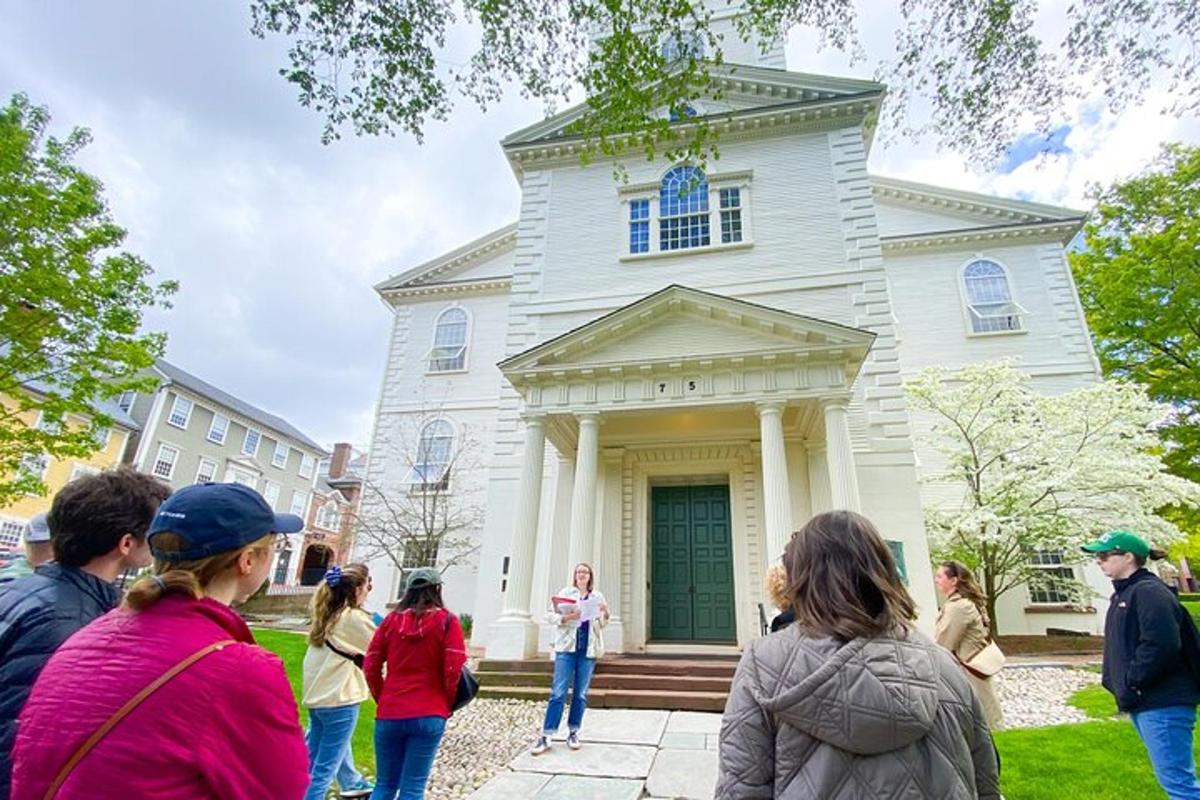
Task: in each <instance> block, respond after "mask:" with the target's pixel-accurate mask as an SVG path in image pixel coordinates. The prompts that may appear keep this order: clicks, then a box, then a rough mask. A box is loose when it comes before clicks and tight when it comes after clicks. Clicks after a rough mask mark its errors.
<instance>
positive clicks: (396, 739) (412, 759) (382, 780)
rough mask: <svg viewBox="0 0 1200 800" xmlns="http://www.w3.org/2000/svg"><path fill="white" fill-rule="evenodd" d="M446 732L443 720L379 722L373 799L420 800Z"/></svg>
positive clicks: (376, 730)
mask: <svg viewBox="0 0 1200 800" xmlns="http://www.w3.org/2000/svg"><path fill="white" fill-rule="evenodd" d="M445 732H446V720H445V719H443V718H442V717H413V718H412V719H380V720H376V721H375V766H376V771H377V774H376V776H375V791H373V792H371V800H421V798H423V797H424V796H425V784H426V783H427V782H428V781H429V773H430V772H431V771H432V770H433V759H434V758H435V757H436V756H437V751H438V744H439V743H441V741H442V734H443V733H445ZM397 793H399V794H397Z"/></svg>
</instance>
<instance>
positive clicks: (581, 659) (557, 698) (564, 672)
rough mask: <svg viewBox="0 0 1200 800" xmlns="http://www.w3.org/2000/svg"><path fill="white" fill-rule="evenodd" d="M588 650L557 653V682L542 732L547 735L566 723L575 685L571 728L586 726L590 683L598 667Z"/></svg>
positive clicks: (569, 716) (555, 661)
mask: <svg viewBox="0 0 1200 800" xmlns="http://www.w3.org/2000/svg"><path fill="white" fill-rule="evenodd" d="M586 653H587V651H583V652H580V651H579V650H576V651H575V652H574V653H555V655H554V682H553V683H551V684H550V704H549V705H548V706H546V722H545V724H544V725H542V733H544V734H545V735H546V736H552V735H553V734H554V732H555V731H556V730H558V726H559V725H561V724H562V713H563V705H564V703H565V702H566V699H567V688H568V687H570V688H571V711H570V713H568V714H567V730H569V731H572V732H574V731H578V730H579V727H580V726H581V725H583V712H584V711H585V710H586V709H587V693H588V686H589V685H591V683H592V673H593V672H595V670H596V659H594V658H588V657H587V654H586Z"/></svg>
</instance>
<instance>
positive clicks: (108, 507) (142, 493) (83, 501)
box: [46, 467, 171, 567]
mask: <svg viewBox="0 0 1200 800" xmlns="http://www.w3.org/2000/svg"><path fill="white" fill-rule="evenodd" d="M170 494H171V487H170V486H167V485H166V484H165V483H163V482H162V481H160V480H158V479H157V478H154V477H151V476H150V475H147V474H145V473H144V472H137V471H136V470H133V469H131V468H129V467H120V468H118V469H114V470H109V471H106V472H101V473H98V474H96V475H85V476H83V477H81V478H76V479H75V480H73V481H71V482H70V483H68V484H67V485H66V486H64V487H63V488H62V489H60V490H59V491H58V494H56V495H55V496H54V502H53V503H52V504H51V506H50V513H49V514H47V515H46V524H47V525H48V526H49V527H50V534H51V539H50V543H51V545H53V547H54V560H55V561H57V562H58V563H60V564H66V565H68V566H72V567H82V566H84V565H85V564H87V563H88V562H89V561H91V560H92V559H93V558H98V557H100V556H104V555H108V554H109V553H111V552H112V551H113V548H115V547H116V546H117V545H118V544H119V543H120V541H121V537H123V536H124V535H125V534H127V533H128V534H130V535H132V536H133V538H135V539H137V540H138V541H139V542H142V541H145V539H146V531H147V530H148V529H149V528H150V521H151V520H153V519H154V513H155V512H156V511H158V506H159V504H160V503H162V501H164V500H166V499H167V497H168V496H170Z"/></svg>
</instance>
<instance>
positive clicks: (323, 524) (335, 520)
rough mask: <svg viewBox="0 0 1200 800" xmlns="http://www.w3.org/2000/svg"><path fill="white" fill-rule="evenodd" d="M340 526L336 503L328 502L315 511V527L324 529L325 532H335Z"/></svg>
mask: <svg viewBox="0 0 1200 800" xmlns="http://www.w3.org/2000/svg"><path fill="white" fill-rule="evenodd" d="M341 526H342V515H341V513H340V512H339V511H338V507H337V503H335V502H334V501H332V500H330V501H329V502H328V503H326V504H325V505H323V506H321V507H320V508H319V509H317V527H320V528H324V529H325V530H327V531H336V530H338V529H340V528H341Z"/></svg>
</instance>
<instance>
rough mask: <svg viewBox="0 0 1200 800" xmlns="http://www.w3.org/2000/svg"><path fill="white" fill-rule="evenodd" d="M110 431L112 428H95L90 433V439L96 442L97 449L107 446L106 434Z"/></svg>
mask: <svg viewBox="0 0 1200 800" xmlns="http://www.w3.org/2000/svg"><path fill="white" fill-rule="evenodd" d="M111 433H112V428H97V429H96V431H95V433H93V434H92V441H93V442H95V443H96V449H97V450H103V449H104V448H106V447H108V436H109V434H111Z"/></svg>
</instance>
